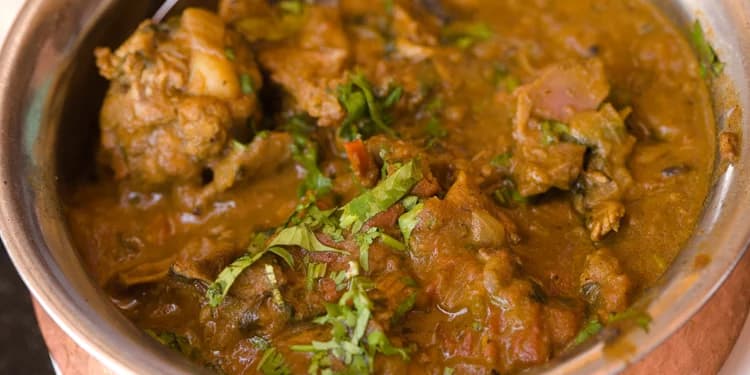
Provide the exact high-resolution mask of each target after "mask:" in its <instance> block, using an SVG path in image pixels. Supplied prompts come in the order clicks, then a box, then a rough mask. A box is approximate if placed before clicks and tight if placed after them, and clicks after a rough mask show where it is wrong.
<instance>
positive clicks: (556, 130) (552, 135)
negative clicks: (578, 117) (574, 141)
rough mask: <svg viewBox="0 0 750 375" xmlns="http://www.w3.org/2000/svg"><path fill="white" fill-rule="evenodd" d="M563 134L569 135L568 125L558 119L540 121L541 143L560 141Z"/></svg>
mask: <svg viewBox="0 0 750 375" xmlns="http://www.w3.org/2000/svg"><path fill="white" fill-rule="evenodd" d="M563 136H570V127H569V126H568V125H566V124H563V123H562V122H559V121H544V122H542V143H543V144H544V145H545V146H547V145H551V144H553V143H557V142H560V139H561V138H562V137H563Z"/></svg>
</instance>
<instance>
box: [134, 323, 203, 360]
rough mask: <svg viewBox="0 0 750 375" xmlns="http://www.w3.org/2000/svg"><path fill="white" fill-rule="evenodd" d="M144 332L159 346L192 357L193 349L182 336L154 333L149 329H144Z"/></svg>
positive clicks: (169, 333)
mask: <svg viewBox="0 0 750 375" xmlns="http://www.w3.org/2000/svg"><path fill="white" fill-rule="evenodd" d="M144 332H146V333H147V334H148V335H149V336H151V337H153V338H154V339H156V341H158V342H159V343H160V344H162V345H164V346H166V347H168V348H170V349H172V350H175V351H177V352H179V353H182V354H183V355H185V356H187V357H192V356H193V355H194V354H195V349H194V348H193V346H192V345H190V341H188V339H187V338H186V337H184V336H180V335H178V334H176V333H173V332H161V333H156V332H155V331H153V330H150V329H146V330H144Z"/></svg>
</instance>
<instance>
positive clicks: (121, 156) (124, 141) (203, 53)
mask: <svg viewBox="0 0 750 375" xmlns="http://www.w3.org/2000/svg"><path fill="white" fill-rule="evenodd" d="M226 51H232V53H231V55H230V54H228V53H227V52H226ZM96 57H97V65H98V67H99V71H100V73H101V74H102V76H104V77H105V78H107V79H108V80H110V81H111V83H110V88H109V91H108V93H107V96H106V98H105V101H104V104H103V107H102V110H101V114H100V123H101V133H102V134H101V149H100V159H101V161H102V162H103V163H104V164H106V165H107V166H109V167H110V168H111V169H112V170H113V172H114V174H115V177H116V178H117V179H126V178H128V179H132V180H134V181H137V182H140V183H142V184H144V185H146V186H152V187H155V186H160V185H168V184H170V183H173V182H184V181H196V180H199V179H200V174H201V171H202V170H203V168H204V167H205V165H206V164H207V163H209V162H210V161H211V160H212V159H214V158H216V157H218V156H220V155H221V154H222V152H223V151H224V149H225V148H226V147H227V146H228V144H229V140H230V138H231V135H232V134H236V133H238V132H239V133H241V129H244V128H245V124H246V122H247V121H248V119H249V118H251V117H253V118H255V119H258V118H259V117H260V110H259V109H258V105H257V97H256V95H255V92H256V90H258V89H259V88H260V86H261V83H262V81H261V76H260V72H259V71H258V68H257V66H256V64H255V61H254V57H253V54H252V52H251V51H250V49H249V47H248V46H247V45H246V44H245V43H244V42H243V41H242V40H241V37H240V36H239V35H238V34H236V33H234V32H233V31H231V30H228V29H226V27H225V26H224V23H223V22H222V21H221V19H219V18H218V17H217V16H216V15H214V14H213V13H210V12H208V11H205V10H199V9H187V10H185V12H184V13H183V15H182V16H181V18H180V19H179V22H178V23H168V24H160V25H156V24H153V23H152V22H151V21H145V22H143V23H142V24H141V25H140V27H139V28H138V30H137V31H136V32H135V33H134V34H133V35H132V36H131V37H130V38H129V39H128V40H127V41H126V42H125V43H124V44H123V45H122V46H121V47H120V48H118V49H117V50H116V51H114V52H112V51H111V50H110V49H108V48H98V49H97V50H96Z"/></svg>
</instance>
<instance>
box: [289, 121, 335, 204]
mask: <svg viewBox="0 0 750 375" xmlns="http://www.w3.org/2000/svg"><path fill="white" fill-rule="evenodd" d="M285 129H286V130H287V131H289V132H290V133H291V134H292V138H293V140H294V142H293V143H292V146H291V147H292V156H293V157H294V160H295V161H296V162H297V163H299V165H300V166H301V167H302V168H303V169H304V170H305V179H304V180H303V181H302V184H301V185H300V191H299V195H300V196H302V195H304V194H305V193H307V192H308V191H312V192H314V193H315V194H316V195H324V194H327V193H328V192H330V191H331V188H332V186H333V183H332V182H331V179H330V178H328V177H326V176H325V175H324V174H323V172H322V171H321V170H320V168H319V167H318V149H317V146H316V145H315V143H314V142H313V141H312V140H311V139H310V137H309V135H310V133H312V132H313V127H312V126H310V125H309V124H308V123H307V121H306V119H304V118H302V117H299V116H295V117H292V118H291V119H289V121H288V123H287V124H286V126H285Z"/></svg>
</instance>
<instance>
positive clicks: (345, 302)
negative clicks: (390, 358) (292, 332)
mask: <svg viewBox="0 0 750 375" xmlns="http://www.w3.org/2000/svg"><path fill="white" fill-rule="evenodd" d="M372 287H373V285H372V283H371V282H370V281H369V280H366V279H364V278H361V277H354V278H352V279H351V282H350V284H349V290H347V291H346V292H345V293H344V294H343V295H342V296H341V298H340V299H339V302H338V303H337V304H328V305H326V315H323V316H320V317H318V318H316V319H315V320H314V322H315V323H317V324H330V325H331V339H330V340H329V341H326V342H321V341H313V342H311V343H310V344H309V345H294V346H292V347H291V349H292V350H293V351H298V352H311V353H315V355H314V356H313V359H314V360H313V361H312V363H311V364H310V368H309V369H308V372H313V371H315V372H317V371H321V372H322V373H326V370H329V371H330V370H331V369H330V365H331V363H330V361H324V359H325V358H326V357H327V356H328V355H333V356H334V357H336V358H338V359H339V360H340V361H341V362H343V364H344V365H346V366H347V367H348V370H349V372H350V373H356V374H362V373H373V371H374V359H375V355H376V354H377V353H381V354H384V355H400V356H401V357H402V358H403V359H404V360H408V359H409V353H408V352H407V350H406V349H404V348H399V347H396V346H394V345H393V344H391V342H390V340H388V337H387V336H386V335H385V333H384V332H383V331H381V330H373V331H371V332H369V334H367V335H365V333H366V331H367V327H368V323H369V321H370V318H371V317H372V308H373V303H372V300H370V298H369V297H368V295H367V289H370V288H372ZM321 353H323V354H321Z"/></svg>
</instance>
